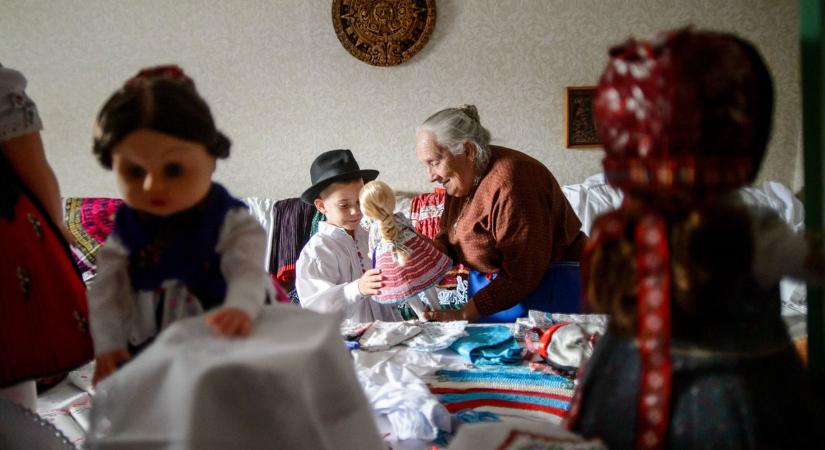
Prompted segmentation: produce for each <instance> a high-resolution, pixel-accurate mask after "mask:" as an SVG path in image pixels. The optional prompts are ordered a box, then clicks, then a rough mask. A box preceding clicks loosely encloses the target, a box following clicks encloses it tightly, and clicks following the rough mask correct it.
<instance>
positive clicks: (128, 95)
mask: <svg viewBox="0 0 825 450" xmlns="http://www.w3.org/2000/svg"><path fill="white" fill-rule="evenodd" d="M139 129H149V130H154V131H157V132H160V133H164V134H168V135H170V136H173V137H176V138H178V139H183V140H186V141H191V142H196V143H198V144H202V145H203V146H204V147H205V148H206V150H207V151H208V152H209V153H210V154H212V155H214V156H215V157H217V158H226V157H228V156H229V147H230V146H231V142H230V141H229V138H227V137H226V136H225V135H224V134H223V133H221V132H220V131H218V129H217V128H216V127H215V121H214V119H213V117H212V112H211V111H210V109H209V105H207V104H206V101H204V99H203V98H202V97H201V96H200V94H198V91H197V90H196V89H195V83H194V82H193V81H192V79H191V78H189V77H188V76H186V74H185V73H184V72H183V70H181V68H180V67H178V66H175V65H167V66H157V67H150V68H146V69H143V70H141V71H140V72H138V74H137V75H135V76H134V77H132V78H130V79H129V80H128V81H126V83H125V84H124V85H123V87H122V88H120V89H119V90H118V91H117V92H115V93H114V94H112V96H111V97H110V98H109V99H108V100H107V101H106V103H105V104H104V105H103V108H102V109H101V110H100V113H99V114H98V116H97V123H96V127H95V136H94V146H93V152H94V154H95V156H97V159H98V160H99V161H100V164H101V165H103V167H105V168H107V169H111V168H112V149H113V148H114V147H115V146H116V145H117V144H118V143H119V142H120V141H121V140H122V139H123V138H125V137H126V136H128V135H129V134H130V133H132V132H134V131H137V130H139Z"/></svg>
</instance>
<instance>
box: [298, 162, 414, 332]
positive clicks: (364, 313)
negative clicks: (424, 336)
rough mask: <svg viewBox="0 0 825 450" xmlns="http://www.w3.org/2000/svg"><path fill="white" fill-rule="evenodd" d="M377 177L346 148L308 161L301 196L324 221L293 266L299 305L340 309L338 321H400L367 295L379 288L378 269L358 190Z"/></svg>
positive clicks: (389, 307)
mask: <svg viewBox="0 0 825 450" xmlns="http://www.w3.org/2000/svg"><path fill="white" fill-rule="evenodd" d="M377 176H378V171H377V170H361V169H360V167H358V162H357V161H355V157H354V156H352V152H350V151H349V150H330V151H328V152H324V153H322V154H321V155H320V156H318V157H317V158H315V161H313V162H312V166H311V167H310V177H311V179H312V186H311V187H310V188H309V189H307V190H306V191H304V193H303V194H302V195H301V200H303V201H304V202H306V203H308V204H310V205H315V207H316V208H318V211H320V212H321V213H322V214H324V215H326V218H327V220H326V221H325V222H320V223H319V224H318V233H317V234H315V235H314V236H312V238H311V239H310V240H309V242H307V244H306V245H305V246H304V248H303V250H301V255H300V256H299V257H298V261H297V263H296V265H295V272H296V287H297V289H298V297H299V299H300V301H301V306H302V307H304V308H306V309H310V310H313V311H317V312H335V311H341V312H342V313H343V319H344V320H350V321H354V322H371V321H373V320H384V321H396V320H402V317H401V313H400V312H399V311H398V308H397V307H395V306H393V305H381V304H379V303H377V302H374V301H371V300H370V296H371V295H375V294H377V293H379V292H380V288H381V273H380V271H378V270H376V269H373V268H372V260H371V259H370V255H369V249H368V239H369V236H368V234H367V231H366V230H365V229H364V228H362V227H361V226H360V222H361V207H360V203H359V201H358V195H359V193H360V192H361V188H362V187H364V182H369V181H372V180H374V179H375V178H376V177H377Z"/></svg>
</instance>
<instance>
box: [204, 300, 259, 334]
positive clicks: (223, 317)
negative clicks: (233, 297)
mask: <svg viewBox="0 0 825 450" xmlns="http://www.w3.org/2000/svg"><path fill="white" fill-rule="evenodd" d="M206 323H208V324H209V325H211V326H212V328H214V329H215V331H216V332H217V333H218V334H219V335H221V336H248V335H249V333H250V332H252V319H250V318H249V315H247V314H246V313H245V312H244V311H243V310H241V309H238V308H233V307H231V306H230V307H223V308H219V309H218V310H216V311H214V312H213V313H211V314H208V315H207V316H206Z"/></svg>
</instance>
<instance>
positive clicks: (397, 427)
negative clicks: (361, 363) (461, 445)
mask: <svg viewBox="0 0 825 450" xmlns="http://www.w3.org/2000/svg"><path fill="white" fill-rule="evenodd" d="M358 380H359V381H360V382H361V386H362V387H363V388H364V392H366V394H367V398H368V399H369V402H370V404H371V405H372V407H373V409H374V411H375V414H376V415H378V416H385V417H386V418H387V420H388V421H389V423H390V425H391V426H392V432H393V435H394V436H393V438H394V439H397V440H406V439H420V440H424V441H432V440H433V439H435V438H436V437H437V436H438V430H444V431H447V432H449V431H450V413H449V412H448V411H447V408H445V407H444V405H442V404H441V403H439V402H438V400H437V399H436V398H435V396H434V395H433V394H432V393H430V390H429V389H428V388H427V385H426V384H425V383H424V382H423V381H422V380H421V379H420V378H418V377H417V376H416V375H415V374H414V373H413V372H411V371H410V370H408V369H407V368H405V367H404V366H403V365H401V364H397V363H394V362H392V360H391V359H385V360H383V361H381V362H379V363H377V364H375V365H374V366H371V367H359V368H358Z"/></svg>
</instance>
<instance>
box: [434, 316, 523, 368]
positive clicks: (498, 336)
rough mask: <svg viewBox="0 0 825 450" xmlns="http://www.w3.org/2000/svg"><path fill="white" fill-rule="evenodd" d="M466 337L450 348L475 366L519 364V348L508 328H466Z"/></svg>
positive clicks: (499, 326)
mask: <svg viewBox="0 0 825 450" xmlns="http://www.w3.org/2000/svg"><path fill="white" fill-rule="evenodd" d="M464 331H466V332H467V334H468V336H465V337H462V338H461V339H459V340H457V341H455V342H454V343H453V345H451V346H450V348H451V349H453V350H454V351H455V352H456V353H458V354H459V355H461V356H463V357H464V359H466V360H467V361H469V362H471V363H473V365H475V366H493V365H503V364H519V363H520V362H521V347H520V346H519V344H518V342H516V339H515V338H514V337H513V332H512V331H510V329H509V328H507V327H505V326H501V325H495V326H485V327H467V328H466V329H465V330H464Z"/></svg>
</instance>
